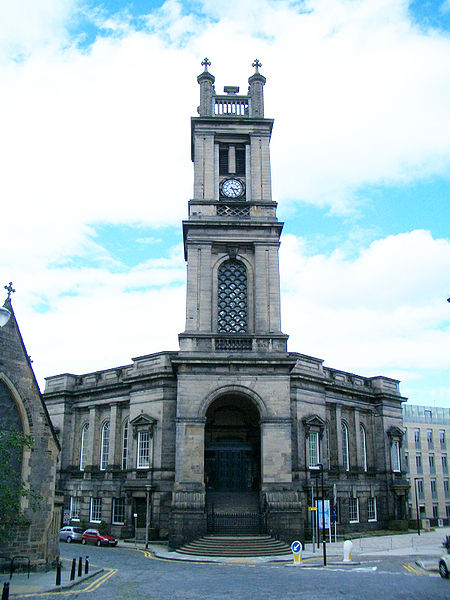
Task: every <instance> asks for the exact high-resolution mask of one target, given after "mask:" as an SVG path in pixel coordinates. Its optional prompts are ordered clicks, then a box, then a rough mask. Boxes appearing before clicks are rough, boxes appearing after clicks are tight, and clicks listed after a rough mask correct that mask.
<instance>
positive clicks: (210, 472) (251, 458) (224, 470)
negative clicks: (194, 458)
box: [205, 441, 258, 492]
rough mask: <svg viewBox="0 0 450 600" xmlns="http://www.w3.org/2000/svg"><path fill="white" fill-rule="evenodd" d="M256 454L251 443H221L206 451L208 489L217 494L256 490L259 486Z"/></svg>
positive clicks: (216, 443)
mask: <svg viewBox="0 0 450 600" xmlns="http://www.w3.org/2000/svg"><path fill="white" fill-rule="evenodd" d="M257 472H258V465H257V458H256V452H255V450H254V448H253V446H252V444H250V443H245V442H234V441H221V442H215V443H211V444H209V445H207V446H206V449H205V480H206V485H207V488H208V489H210V490H214V491H217V492H237V491H249V490H252V489H256V487H257V485H258V477H257Z"/></svg>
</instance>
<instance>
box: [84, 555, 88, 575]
mask: <svg viewBox="0 0 450 600" xmlns="http://www.w3.org/2000/svg"><path fill="white" fill-rule="evenodd" d="M88 573H89V556H86V560H85V561H84V574H85V575H87V574H88Z"/></svg>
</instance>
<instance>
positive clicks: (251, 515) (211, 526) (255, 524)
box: [207, 507, 266, 535]
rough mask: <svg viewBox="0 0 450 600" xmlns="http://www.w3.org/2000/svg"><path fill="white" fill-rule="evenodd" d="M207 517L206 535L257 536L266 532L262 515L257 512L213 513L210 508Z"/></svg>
mask: <svg viewBox="0 0 450 600" xmlns="http://www.w3.org/2000/svg"><path fill="white" fill-rule="evenodd" d="M207 517H208V518H207V526H208V533H211V534H216V535H257V534H262V533H265V532H266V527H265V523H264V518H263V515H262V514H261V513H259V512H248V513H228V512H227V513H225V512H215V511H214V507H212V508H211V510H209V511H208V514H207Z"/></svg>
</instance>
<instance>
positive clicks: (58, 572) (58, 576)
mask: <svg viewBox="0 0 450 600" xmlns="http://www.w3.org/2000/svg"><path fill="white" fill-rule="evenodd" d="M56 585H61V562H60V561H59V560H58V562H57V563H56Z"/></svg>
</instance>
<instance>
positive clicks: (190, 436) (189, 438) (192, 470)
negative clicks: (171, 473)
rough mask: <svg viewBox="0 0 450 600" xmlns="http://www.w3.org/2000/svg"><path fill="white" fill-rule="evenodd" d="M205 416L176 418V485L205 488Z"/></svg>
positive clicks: (198, 488)
mask: <svg viewBox="0 0 450 600" xmlns="http://www.w3.org/2000/svg"><path fill="white" fill-rule="evenodd" d="M205 421H206V419H204V418H183V417H178V418H177V419H176V449H177V450H176V457H175V485H176V486H177V487H183V488H184V487H187V488H188V489H195V490H203V489H204V452H205Z"/></svg>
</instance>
